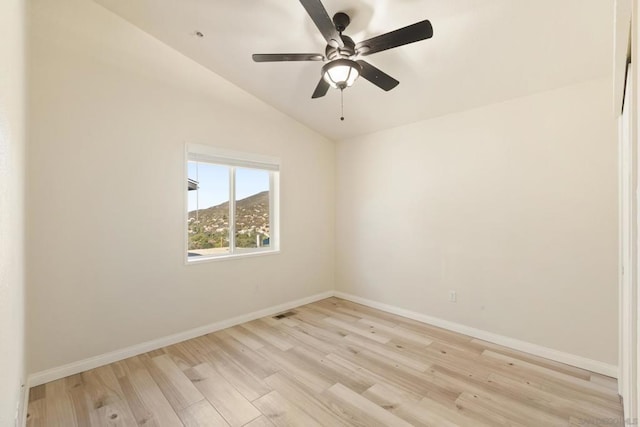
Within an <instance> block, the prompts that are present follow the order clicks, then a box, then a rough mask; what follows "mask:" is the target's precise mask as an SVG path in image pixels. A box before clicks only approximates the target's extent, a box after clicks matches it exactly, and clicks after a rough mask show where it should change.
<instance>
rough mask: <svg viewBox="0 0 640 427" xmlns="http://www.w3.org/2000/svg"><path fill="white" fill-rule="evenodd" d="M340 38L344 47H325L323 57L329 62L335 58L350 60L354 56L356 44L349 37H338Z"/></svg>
mask: <svg viewBox="0 0 640 427" xmlns="http://www.w3.org/2000/svg"><path fill="white" fill-rule="evenodd" d="M340 37H341V38H342V43H344V47H333V46H331V45H327V48H326V50H325V56H326V57H327V59H328V60H330V61H331V60H333V59H336V58H350V57H352V56H353V55H355V54H356V44H355V42H354V41H353V40H352V39H351V37H349V36H345V35H340Z"/></svg>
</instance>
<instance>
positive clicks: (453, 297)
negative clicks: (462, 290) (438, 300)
mask: <svg viewBox="0 0 640 427" xmlns="http://www.w3.org/2000/svg"><path fill="white" fill-rule="evenodd" d="M457 301H458V294H457V293H456V291H449V302H457Z"/></svg>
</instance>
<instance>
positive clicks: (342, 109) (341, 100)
mask: <svg viewBox="0 0 640 427" xmlns="http://www.w3.org/2000/svg"><path fill="white" fill-rule="evenodd" d="M340 120H343V121H344V89H340Z"/></svg>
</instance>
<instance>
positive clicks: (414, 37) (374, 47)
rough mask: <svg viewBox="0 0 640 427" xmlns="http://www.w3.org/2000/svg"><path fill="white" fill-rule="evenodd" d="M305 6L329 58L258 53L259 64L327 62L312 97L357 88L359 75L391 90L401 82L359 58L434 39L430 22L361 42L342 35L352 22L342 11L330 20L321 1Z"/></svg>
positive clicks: (307, 1) (308, 0)
mask: <svg viewBox="0 0 640 427" xmlns="http://www.w3.org/2000/svg"><path fill="white" fill-rule="evenodd" d="M300 3H302V6H303V7H304V8H305V9H306V11H307V13H308V14H309V16H310V17H311V19H312V20H313V22H314V23H315V24H316V27H318V30H320V33H322V36H323V37H324V38H325V39H326V40H327V47H326V49H325V55H322V54H319V53H256V54H254V55H253V60H254V61H255V62H280V61H325V60H327V61H328V62H327V63H326V64H325V65H324V66H323V67H322V71H321V76H322V77H321V78H320V82H318V85H317V86H316V89H315V91H314V92H313V95H312V96H311V98H320V97H322V96H325V95H326V94H327V91H328V90H329V87H334V88H337V89H340V90H341V91H342V90H344V89H345V88H347V87H349V86H351V85H353V83H354V82H355V81H356V79H357V78H358V77H359V76H362V77H363V78H365V79H366V80H368V81H370V82H371V83H373V84H374V85H376V86H378V87H379V88H380V89H383V90H385V91H389V90H391V89H393V88H394V87H396V86H397V85H398V84H399V83H400V82H399V81H398V80H396V79H394V78H393V77H391V76H390V75H388V74H386V73H384V72H383V71H381V70H379V69H378V68H376V67H374V66H373V65H371V64H370V63H368V62H366V61H363V60H362V59H359V58H360V57H363V56H367V55H371V54H374V53H377V52H382V51H383V50H387V49H392V48H394V47H399V46H403V45H406V44H409V43H414V42H417V41H420V40H425V39H428V38H431V37H433V28H432V27H431V23H430V22H429V21H428V20H424V21H420V22H417V23H415V24H413V25H409V26H407V27H403V28H400V29H398V30H395V31H391V32H388V33H385V34H382V35H379V36H376V37H373V38H370V39H368V40H365V41H362V42H360V43H355V42H354V41H353V40H352V39H351V37H348V36H346V35H344V34H342V32H343V31H344V30H345V29H346V28H347V26H348V25H349V23H350V22H351V20H350V18H349V15H347V14H346V13H343V12H338V13H336V14H335V15H334V16H333V20H332V19H331V18H329V15H328V14H327V11H326V9H325V8H324V6H323V5H322V2H321V0H300Z"/></svg>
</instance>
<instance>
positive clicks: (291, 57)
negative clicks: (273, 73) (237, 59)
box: [251, 53, 324, 62]
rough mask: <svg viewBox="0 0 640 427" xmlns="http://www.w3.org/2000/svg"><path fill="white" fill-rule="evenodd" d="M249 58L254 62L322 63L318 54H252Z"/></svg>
mask: <svg viewBox="0 0 640 427" xmlns="http://www.w3.org/2000/svg"><path fill="white" fill-rule="evenodd" d="M251 57H252V58H253V60H254V61H255V62H279V61H324V56H323V55H320V54H319V53H254V54H253V55H252V56H251Z"/></svg>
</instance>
